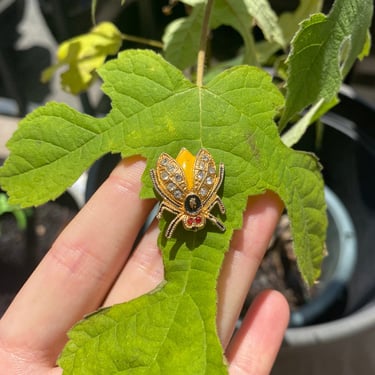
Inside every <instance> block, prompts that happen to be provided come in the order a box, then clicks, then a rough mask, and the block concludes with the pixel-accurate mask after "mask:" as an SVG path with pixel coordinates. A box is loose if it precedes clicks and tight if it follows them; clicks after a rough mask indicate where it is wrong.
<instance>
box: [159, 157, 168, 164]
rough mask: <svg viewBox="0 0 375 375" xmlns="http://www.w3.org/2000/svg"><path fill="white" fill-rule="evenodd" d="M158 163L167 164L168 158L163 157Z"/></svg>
mask: <svg viewBox="0 0 375 375" xmlns="http://www.w3.org/2000/svg"><path fill="white" fill-rule="evenodd" d="M160 164H161V165H164V166H166V165H167V164H168V159H167V158H163V159H162V161H161V163H160Z"/></svg>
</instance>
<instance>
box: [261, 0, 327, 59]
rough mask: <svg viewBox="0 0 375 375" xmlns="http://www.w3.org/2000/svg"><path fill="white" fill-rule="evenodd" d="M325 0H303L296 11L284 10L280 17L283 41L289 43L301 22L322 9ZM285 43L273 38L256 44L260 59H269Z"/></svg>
mask: <svg viewBox="0 0 375 375" xmlns="http://www.w3.org/2000/svg"><path fill="white" fill-rule="evenodd" d="M322 3H323V0H301V1H300V4H299V6H298V8H297V9H296V10H295V11H294V12H284V13H282V14H281V15H280V17H279V27H280V29H281V30H282V32H283V38H284V40H283V43H284V44H289V43H290V42H291V40H292V38H293V36H294V35H295V33H296V32H297V30H298V28H299V24H300V22H301V21H303V20H304V19H305V18H307V17H309V16H310V15H311V14H313V13H316V12H319V11H320V10H321V9H322ZM284 44H281V43H276V42H275V41H273V40H264V41H261V42H258V43H257V44H256V50H257V55H258V59H259V61H260V62H261V63H265V62H267V61H268V59H269V58H270V57H271V56H272V55H273V54H274V53H276V52H277V51H278V50H280V47H281V46H283V45H284Z"/></svg>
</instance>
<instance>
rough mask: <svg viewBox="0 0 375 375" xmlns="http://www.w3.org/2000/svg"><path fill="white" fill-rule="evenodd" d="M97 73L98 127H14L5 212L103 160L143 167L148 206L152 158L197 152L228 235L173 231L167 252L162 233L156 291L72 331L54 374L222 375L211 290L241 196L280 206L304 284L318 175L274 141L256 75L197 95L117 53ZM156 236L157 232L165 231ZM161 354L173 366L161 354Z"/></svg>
mask: <svg viewBox="0 0 375 375" xmlns="http://www.w3.org/2000/svg"><path fill="white" fill-rule="evenodd" d="M99 73H100V75H101V76H102V78H103V80H104V85H103V90H104V91H105V92H106V93H107V94H108V95H109V96H110V97H111V99H112V106H113V108H112V110H111V112H110V113H109V114H108V115H107V116H106V117H105V118H102V119H95V118H91V117H89V116H86V115H82V114H80V113H78V112H76V111H75V110H73V109H69V108H68V107H67V106H65V105H62V104H56V103H52V104H49V105H47V106H45V107H42V108H39V109H37V110H36V111H34V112H33V113H32V114H30V115H28V116H27V117H26V118H25V119H24V120H23V121H22V122H21V124H20V128H19V130H18V131H17V132H16V133H15V135H14V136H13V138H12V140H11V141H10V142H9V148H10V150H11V156H10V158H9V159H8V160H7V162H6V164H5V166H4V167H3V168H2V169H1V177H0V182H1V184H2V185H3V186H4V187H5V188H6V189H7V190H8V191H9V193H10V195H11V197H12V199H13V201H15V202H18V203H21V204H26V205H27V204H30V203H32V202H34V203H41V202H42V200H43V199H44V200H47V199H50V198H54V197H56V196H57V195H58V194H60V192H61V191H62V190H63V189H65V188H66V187H67V186H68V185H69V184H70V183H71V182H72V181H73V180H74V179H76V177H77V176H78V175H79V174H80V173H81V172H83V170H84V169H85V168H86V167H87V166H88V165H89V164H91V163H92V162H93V161H94V160H95V159H96V158H98V157H99V156H100V155H102V154H104V153H106V152H108V151H116V152H118V151H120V152H121V153H122V155H123V156H124V157H127V156H130V155H134V154H141V155H143V156H145V157H146V158H147V161H148V164H147V170H146V172H145V175H144V177H143V182H144V188H143V191H142V196H143V197H145V198H146V197H152V196H154V193H153V190H152V184H151V181H150V178H149V174H148V171H149V169H150V168H152V167H154V166H155V163H156V160H157V158H158V156H159V154H160V153H161V152H162V151H165V152H168V153H169V154H170V155H172V156H176V155H177V153H178V152H179V150H180V149H181V148H182V147H187V148H188V149H189V150H191V151H192V152H193V153H196V152H197V151H198V149H199V148H201V147H205V148H207V149H208V150H209V151H210V152H211V153H212V155H213V156H214V158H215V160H216V161H217V162H219V161H222V162H223V163H224V164H225V168H226V174H225V181H224V188H223V197H222V199H223V202H224V204H225V205H226V207H227V215H226V218H225V225H226V227H227V230H226V232H225V233H218V232H217V231H215V230H214V228H212V227H210V226H209V225H208V226H207V230H206V229H205V230H202V231H200V232H197V233H190V232H185V231H184V230H183V229H182V228H180V227H179V228H178V229H177V231H176V235H175V237H174V238H173V239H172V240H168V241H167V240H166V239H165V238H164V236H163V233H162V234H161V237H160V239H159V245H160V247H161V249H162V252H163V259H164V265H165V275H166V276H165V277H166V284H165V286H164V287H163V288H161V289H160V290H159V291H157V292H155V293H152V294H151V295H148V296H144V297H142V298H140V299H137V300H135V301H133V302H130V303H127V304H124V305H120V306H116V307H114V308H113V309H110V310H105V311H103V312H99V313H98V314H96V315H94V316H93V317H92V318H89V320H88V321H87V322H83V323H82V324H79V325H78V326H77V328H75V329H74V330H73V331H72V332H71V334H70V336H71V341H70V342H69V344H68V346H67V349H66V350H65V351H64V354H63V356H62V359H61V362H60V363H61V365H62V366H63V367H64V368H66V369H67V371H66V373H67V374H69V373H72V372H73V369H74V374H100V373H103V374H116V373H119V372H120V370H121V371H124V372H123V373H147V374H153V373H171V372H163V371H162V372H160V368H172V367H173V366H175V367H174V368H176V369H179V368H181V369H184V371H185V372H184V373H185V374H186V373H192V374H200V373H201V374H218V373H226V372H225V371H226V369H225V365H224V364H223V358H222V349H221V346H220V343H219V341H218V338H217V336H216V328H215V327H216V323H215V314H216V303H215V301H216V291H215V286H216V279H217V276H218V273H219V270H220V267H221V263H222V260H223V256H224V253H225V251H226V250H227V249H228V247H229V243H230V239H231V237H232V234H233V231H234V230H235V229H237V228H240V227H241V224H242V212H243V210H244V208H245V206H246V202H247V197H248V196H249V195H255V194H262V193H263V192H264V191H266V190H268V189H269V190H273V191H275V192H276V193H277V194H279V195H280V197H281V198H282V199H283V201H284V202H285V204H286V207H287V209H288V212H289V215H290V217H291V221H292V228H293V233H294V239H295V247H296V253H297V255H298V259H299V264H300V267H301V270H302V272H303V274H304V276H305V278H306V280H307V281H308V282H309V283H312V282H313V281H314V280H315V278H316V277H317V276H318V274H319V268H320V262H321V260H322V249H323V243H324V233H325V228H326V218H325V213H324V212H325V203H324V195H323V181H322V179H321V175H320V173H319V169H320V167H319V164H318V162H317V161H316V160H315V158H313V157H312V156H310V155H306V154H304V153H300V152H296V151H293V150H291V149H289V148H287V147H286V146H284V144H283V143H282V142H281V140H280V137H279V135H278V131H277V127H276V124H275V123H274V122H273V118H274V116H275V114H276V111H277V109H279V108H281V107H282V105H283V97H282V95H281V94H280V92H279V91H278V89H277V87H276V86H274V85H273V84H272V83H271V77H270V76H269V75H268V74H267V73H265V72H263V71H262V70H260V69H258V68H255V67H250V66H241V67H236V68H233V69H230V70H228V71H226V72H224V73H222V74H221V75H219V76H217V77H216V78H214V79H213V80H212V81H211V82H210V83H209V84H208V85H207V86H206V87H202V88H199V87H197V86H195V85H194V84H192V83H191V82H189V81H188V80H186V79H185V78H184V76H183V75H182V73H181V72H180V71H179V70H177V69H176V68H175V67H173V66H172V65H170V64H168V63H167V62H166V61H164V60H163V59H162V58H161V57H160V56H158V55H156V54H154V53H152V52H147V51H127V52H124V53H121V54H120V55H119V57H118V59H117V60H113V61H111V62H109V63H107V64H106V65H105V66H104V67H103V68H102V69H101V70H100V72H99ZM281 160H282V161H283V163H280V161H281ZM39 190H43V193H42V194H41V193H40V192H39ZM160 225H161V229H162V232H163V230H164V227H165V225H166V222H165V221H164V220H162V221H161V224H160ZM151 313H152V319H150V314H151ZM183 322H186V325H185V323H183ZM140 329H141V330H144V332H147V335H146V334H144V335H142V333H141V332H140V331H139V330H140ZM185 330H186V331H185ZM118 332H121V334H117V333H118ZM191 332H194V336H189V335H190V334H191ZM136 333H138V335H137V336H136V337H135V336H134V335H135V334H136ZM150 334H152V336H153V337H154V335H155V340H157V342H158V345H159V346H158V345H157V344H155V343H154V339H152V340H150V336H149V335H150ZM99 337H100V340H99ZM181 337H184V339H183V340H181ZM188 337H190V339H188ZM191 337H194V340H193V342H194V345H193V343H192V340H191ZM115 338H116V339H115ZM130 339H131V342H132V345H131V347H130V346H129V347H128V345H127V343H128V340H130ZM101 345H104V346H105V348H106V350H105V351H103V350H101V348H102V347H101ZM133 345H134V346H133ZM160 345H161V346H160ZM140 348H142V351H140V352H139V354H137V355H135V354H134V353H138V350H140ZM133 349H134V351H133ZM172 351H173V353H176V352H179V353H180V355H178V356H177V355H173V356H171V355H169V354H170V353H171V352H172ZM157 354H159V355H157ZM198 354H199V355H198ZM88 358H89V359H90V360H87V359H88ZM197 358H198V359H197ZM193 363H196V364H197V365H196V367H195V366H193V365H192V364H193ZM198 364H199V365H198ZM99 365H100V369H102V372H100V370H99V367H98V366H99ZM168 366H171V367H168ZM188 369H191V372H188V371H190V370H188ZM116 371H117V372H116ZM142 371H143V372H142ZM158 371H159V372H158ZM165 371H167V370H165ZM181 371H182V370H181ZM186 371H187V372H186ZM173 373H174V374H176V373H178V372H173Z"/></svg>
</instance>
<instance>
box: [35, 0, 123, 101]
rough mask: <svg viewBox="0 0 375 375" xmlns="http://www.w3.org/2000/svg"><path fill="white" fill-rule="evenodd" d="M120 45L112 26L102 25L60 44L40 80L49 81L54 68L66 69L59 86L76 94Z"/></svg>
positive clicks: (84, 88)
mask: <svg viewBox="0 0 375 375" xmlns="http://www.w3.org/2000/svg"><path fill="white" fill-rule="evenodd" d="M93 6H94V5H93ZM121 44H122V37H121V33H120V31H119V30H118V29H117V28H116V26H115V25H113V24H112V23H110V22H102V23H100V24H99V25H97V26H95V27H94V28H93V29H92V30H91V31H90V32H89V33H87V34H83V35H80V36H77V37H75V38H72V39H69V40H67V41H65V42H64V43H62V44H61V45H60V46H59V48H58V50H57V63H56V64H55V65H52V66H51V67H49V68H47V69H45V70H44V71H43V72H42V81H43V82H47V81H49V80H50V79H51V78H52V76H53V74H54V73H55V72H56V71H57V70H58V69H60V68H61V67H63V66H67V70H65V71H64V72H63V73H62V74H61V85H62V87H63V89H64V90H66V91H67V92H70V93H72V94H78V93H80V92H81V91H84V90H86V89H87V88H88V87H89V85H90V84H91V82H92V81H93V79H94V78H95V72H96V69H97V68H99V67H100V66H102V65H103V63H104V61H105V59H106V58H107V56H108V55H115V54H116V53H117V52H118V51H119V49H120V47H121Z"/></svg>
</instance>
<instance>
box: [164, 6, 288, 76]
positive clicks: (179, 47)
mask: <svg viewBox="0 0 375 375" xmlns="http://www.w3.org/2000/svg"><path fill="white" fill-rule="evenodd" d="M183 2H184V3H186V4H189V5H191V6H194V8H193V10H192V12H191V14H190V16H189V17H185V18H180V19H177V20H175V21H173V22H172V23H171V24H170V25H169V26H168V27H167V28H166V30H165V33H164V36H163V42H164V49H165V57H166V59H167V60H168V61H170V62H171V63H172V64H174V65H175V66H177V67H178V68H180V69H185V68H187V67H189V66H192V65H193V64H194V62H195V56H196V55H197V53H198V49H199V40H200V30H201V28H202V22H203V11H204V7H205V2H204V1H192V0H187V1H183ZM253 21H255V23H256V24H257V25H258V26H259V27H260V28H261V29H262V31H263V33H264V35H265V37H266V39H268V40H270V41H274V42H276V43H277V44H279V45H280V46H285V44H286V43H285V40H284V37H283V33H282V30H281V28H280V27H279V25H278V22H277V16H276V14H275V13H274V12H273V10H272V9H271V7H270V5H269V3H268V1H266V0H261V1H259V0H257V1H255V0H243V1H238V0H216V1H215V2H214V6H213V9H212V15H211V20H210V26H211V28H212V29H216V28H217V27H219V26H221V25H228V26H231V27H233V28H234V29H235V30H237V31H238V32H239V33H240V35H241V36H242V38H243V40H244V47H245V48H244V49H245V50H244V62H246V63H248V64H252V65H257V60H256V56H255V46H254V40H253V37H252V34H251V29H252V27H253V26H254V22H253Z"/></svg>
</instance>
